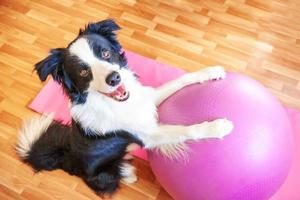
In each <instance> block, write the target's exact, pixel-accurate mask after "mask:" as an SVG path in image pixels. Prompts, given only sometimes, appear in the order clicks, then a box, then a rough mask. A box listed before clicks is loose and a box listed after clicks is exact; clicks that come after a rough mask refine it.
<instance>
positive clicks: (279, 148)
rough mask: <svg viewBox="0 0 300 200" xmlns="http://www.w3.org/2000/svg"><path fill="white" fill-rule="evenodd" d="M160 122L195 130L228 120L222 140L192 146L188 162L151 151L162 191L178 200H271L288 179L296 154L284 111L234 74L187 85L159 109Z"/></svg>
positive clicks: (263, 91)
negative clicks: (227, 131) (229, 129)
mask: <svg viewBox="0 0 300 200" xmlns="http://www.w3.org/2000/svg"><path fill="white" fill-rule="evenodd" d="M159 118H160V122H161V123H167V124H184V125H191V124H195V123H199V122H202V121H206V120H213V119H216V118H228V119H229V120H231V121H233V123H234V126H235V128H234V131H233V132H232V133H231V134H230V135H228V136H226V137H225V138H224V139H223V140H218V139H208V140H202V141H197V142H190V143H189V147H190V150H189V153H188V162H185V161H184V160H170V159H168V158H166V157H164V156H162V155H160V154H159V153H157V152H156V151H149V155H148V156H149V161H150V163H151V166H152V169H153V171H154V173H155V175H156V177H157V178H158V180H159V181H160V183H161V184H162V186H163V187H164V188H165V189H166V190H167V191H168V192H169V193H170V194H171V196H172V197H173V198H175V199H176V200H202V199H203V200H219V199H220V200H225V199H226V200H227V199H228V200H239V199H241V200H247V199H251V200H252V199H253V200H262V199H268V198H269V197H270V196H271V195H272V194H274V193H275V192H276V190H277V189H278V188H279V187H280V185H281V184H282V183H283V181H284V179H285V177H286V176H287V173H288V170H289V167H290V163H291V159H292V152H293V140H292V129H291V125H290V122H289V119H288V116H287V114H286V111H285V109H284V108H283V107H282V105H281V104H280V103H279V101H278V100H277V99H276V98H274V96H272V95H271V94H270V92H269V91H268V90H267V89H266V88H264V87H263V86H262V85H261V84H259V83H258V82H256V81H254V80H252V79H250V78H248V77H245V76H242V75H238V74H235V73H229V74H228V75H227V77H226V79H224V80H220V81H213V82H208V83H204V84H195V85H191V86H188V87H186V88H184V89H182V90H180V91H178V92H177V93H175V94H174V95H172V96H171V97H170V98H169V99H167V100H166V101H165V102H164V103H162V105H161V106H160V107H159Z"/></svg>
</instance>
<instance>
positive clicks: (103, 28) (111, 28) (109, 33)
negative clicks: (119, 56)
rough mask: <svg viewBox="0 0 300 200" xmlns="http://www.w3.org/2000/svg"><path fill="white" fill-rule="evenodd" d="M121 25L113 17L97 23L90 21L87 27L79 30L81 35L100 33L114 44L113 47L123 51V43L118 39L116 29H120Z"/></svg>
mask: <svg viewBox="0 0 300 200" xmlns="http://www.w3.org/2000/svg"><path fill="white" fill-rule="evenodd" d="M120 29H121V28H120V26H119V25H118V24H117V23H116V22H115V21H114V20H113V19H106V20H103V21H100V22H96V23H89V24H88V25H87V26H86V27H85V29H80V30H79V35H84V34H92V33H94V34H99V35H101V36H103V37H105V38H106V39H107V40H109V41H110V43H111V44H112V45H113V48H114V49H115V50H116V51H117V52H120V51H121V48H122V47H121V45H120V43H119V42H118V40H117V39H116V34H115V31H118V30H120Z"/></svg>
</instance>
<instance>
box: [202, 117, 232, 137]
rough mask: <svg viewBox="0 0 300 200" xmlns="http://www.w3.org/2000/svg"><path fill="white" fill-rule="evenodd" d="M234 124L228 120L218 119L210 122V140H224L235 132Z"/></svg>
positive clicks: (208, 134)
mask: <svg viewBox="0 0 300 200" xmlns="http://www.w3.org/2000/svg"><path fill="white" fill-rule="evenodd" d="M233 128H234V126H233V123H232V122H231V121H229V120H227V119H217V120H214V121H212V122H210V128H209V131H208V133H207V137H208V138H219V139H222V138H223V137H225V136H226V135H228V134H229V133H231V131H232V130H233Z"/></svg>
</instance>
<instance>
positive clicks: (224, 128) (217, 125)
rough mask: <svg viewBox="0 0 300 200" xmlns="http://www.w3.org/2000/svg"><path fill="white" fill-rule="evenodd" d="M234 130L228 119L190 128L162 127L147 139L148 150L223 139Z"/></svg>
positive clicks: (145, 141) (177, 126)
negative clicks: (201, 140) (194, 141)
mask: <svg viewBox="0 0 300 200" xmlns="http://www.w3.org/2000/svg"><path fill="white" fill-rule="evenodd" d="M232 129H233V124H232V122H231V121H229V120H227V119H217V120H214V121H210V122H207V121H206V122H203V123H200V124H194V125H190V126H180V125H160V126H158V127H157V128H156V130H154V132H153V133H152V134H149V135H148V137H147V138H145V140H143V141H144V143H145V147H146V148H152V147H157V146H160V145H169V144H177V143H182V142H185V141H186V140H198V139H206V138H223V137H224V136H226V135H228V134H229V133H230V132H231V131H232Z"/></svg>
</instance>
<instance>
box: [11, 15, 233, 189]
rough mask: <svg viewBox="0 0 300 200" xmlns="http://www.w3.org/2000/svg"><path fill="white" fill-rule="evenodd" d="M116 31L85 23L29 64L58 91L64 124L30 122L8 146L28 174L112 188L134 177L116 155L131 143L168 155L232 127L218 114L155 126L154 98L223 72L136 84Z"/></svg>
mask: <svg viewBox="0 0 300 200" xmlns="http://www.w3.org/2000/svg"><path fill="white" fill-rule="evenodd" d="M119 29H120V27H119V26H118V25H117V24H116V23H115V22H114V21H113V20H111V19H108V20H104V21H100V22H97V23H90V24H88V25H87V26H86V27H85V28H84V29H80V31H79V35H78V37H77V38H76V39H75V40H73V41H72V42H71V43H70V44H69V45H68V46H67V47H66V48H57V49H53V50H51V51H50V54H49V56H48V57H46V58H45V59H43V60H42V61H40V62H38V63H37V64H36V65H35V69H36V71H37V73H38V75H39V78H40V79H41V81H45V80H46V78H47V77H48V75H52V77H53V79H54V80H55V81H57V82H58V83H59V84H61V86H62V87H63V88H64V91H65V93H66V94H67V95H68V96H69V98H70V101H71V105H70V112H71V116H72V123H71V124H70V126H67V125H62V124H61V123H59V122H56V121H53V115H48V116H41V117H38V118H34V119H31V120H30V121H28V122H26V123H25V124H24V126H23V128H22V130H21V131H20V135H19V138H18V144H17V147H16V149H17V152H18V154H19V156H20V157H21V158H22V160H23V161H24V162H25V163H28V164H29V165H31V166H32V167H33V168H34V169H35V171H41V170H55V169H62V170H64V171H66V172H68V173H69V174H71V175H77V176H79V177H81V178H82V179H83V180H84V181H85V182H86V183H87V184H88V186H89V187H90V188H92V189H93V190H94V191H95V192H97V193H99V194H104V193H113V192H114V191H115V190H116V189H117V188H118V185H119V182H120V181H121V180H122V181H124V182H127V183H132V182H135V181H136V180H137V177H136V175H135V170H134V167H133V166H132V165H130V162H129V161H128V160H127V159H124V156H125V155H126V153H127V151H128V149H127V147H128V146H129V145H130V144H132V143H136V144H139V145H141V146H144V147H145V148H148V149H149V148H159V149H160V150H161V151H162V152H163V153H165V154H167V155H168V156H172V155H176V154H177V153H178V152H180V151H182V150H183V149H182V147H183V146H184V145H183V142H185V141H186V140H198V139H204V138H223V137H224V136H225V135H227V134H229V133H230V132H231V130H232V129H233V124H232V123H231V122H230V121H229V120H226V119H216V120H214V121H210V122H203V123H199V124H195V125H190V126H181V125H167V124H159V123H158V119H157V110H156V108H157V106H158V105H159V104H160V103H161V102H162V101H164V100H165V99H166V98H167V97H169V96H170V95H171V94H173V93H174V92H176V91H177V90H179V89H181V88H183V87H184V86H187V85H189V84H194V83H202V82H204V81H208V80H217V79H222V78H225V72H224V69H223V68H222V67H210V68H206V69H204V70H201V71H198V72H193V73H187V74H185V75H183V76H182V77H180V78H178V79H176V80H173V81H171V82H168V83H166V84H164V85H162V86H161V87H159V88H156V89H154V88H151V87H145V86H142V85H141V84H140V83H139V82H138V80H137V77H136V76H135V74H134V73H133V72H132V71H131V70H130V69H129V67H128V64H127V60H126V58H125V54H124V52H122V48H121V45H120V44H119V42H118V41H117V39H116V35H115V31H117V30H119ZM191 106H192V105H191Z"/></svg>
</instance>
